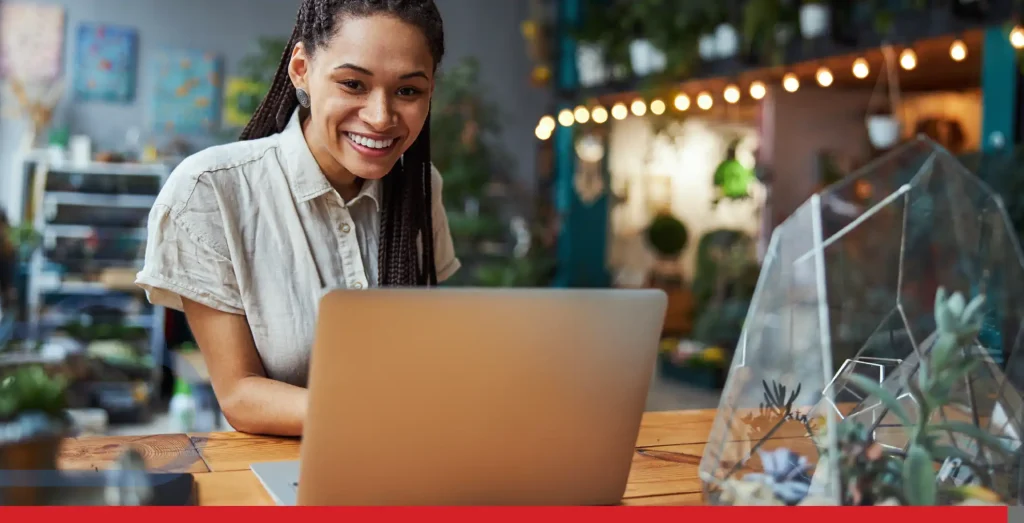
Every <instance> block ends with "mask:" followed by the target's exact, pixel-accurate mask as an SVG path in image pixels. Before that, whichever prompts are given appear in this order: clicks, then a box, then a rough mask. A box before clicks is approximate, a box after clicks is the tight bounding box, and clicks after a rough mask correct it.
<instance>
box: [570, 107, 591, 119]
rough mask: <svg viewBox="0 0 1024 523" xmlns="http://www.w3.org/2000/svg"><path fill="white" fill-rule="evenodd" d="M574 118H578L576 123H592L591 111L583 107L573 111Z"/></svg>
mask: <svg viewBox="0 0 1024 523" xmlns="http://www.w3.org/2000/svg"><path fill="white" fill-rule="evenodd" d="M573 116H575V117H576V123H587V122H589V121H590V111H588V110H587V108H586V107H583V106H582V105H581V106H579V107H577V108H576V110H575V111H573Z"/></svg>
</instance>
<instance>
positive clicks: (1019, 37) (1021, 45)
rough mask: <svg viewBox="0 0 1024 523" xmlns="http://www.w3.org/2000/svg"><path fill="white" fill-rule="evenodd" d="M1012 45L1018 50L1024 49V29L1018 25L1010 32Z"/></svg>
mask: <svg viewBox="0 0 1024 523" xmlns="http://www.w3.org/2000/svg"><path fill="white" fill-rule="evenodd" d="M1010 45H1012V46H1013V47H1014V48H1016V49H1024V27H1021V26H1019V25H1018V26H1017V27H1014V28H1013V30H1012V31H1010Z"/></svg>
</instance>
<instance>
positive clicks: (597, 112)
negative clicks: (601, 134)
mask: <svg viewBox="0 0 1024 523" xmlns="http://www.w3.org/2000/svg"><path fill="white" fill-rule="evenodd" d="M590 117H591V118H593V119H594V123H605V122H607V121H608V110H607V109H605V108H604V107H601V106H600V105H599V106H597V107H595V108H594V109H593V110H592V111H590Z"/></svg>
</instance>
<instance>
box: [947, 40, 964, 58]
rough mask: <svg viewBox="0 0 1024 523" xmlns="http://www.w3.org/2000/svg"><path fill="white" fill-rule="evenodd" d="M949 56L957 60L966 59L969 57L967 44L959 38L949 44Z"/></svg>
mask: <svg viewBox="0 0 1024 523" xmlns="http://www.w3.org/2000/svg"><path fill="white" fill-rule="evenodd" d="M949 57H950V58H952V59H953V60H955V61H957V62H962V61H964V58H967V44H965V43H964V42H963V41H962V40H957V41H955V42H953V44H952V45H950V46H949Z"/></svg>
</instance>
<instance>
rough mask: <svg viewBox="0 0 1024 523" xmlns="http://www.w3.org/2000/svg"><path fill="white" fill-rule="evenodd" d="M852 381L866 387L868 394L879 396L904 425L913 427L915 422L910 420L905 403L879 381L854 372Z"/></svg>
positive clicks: (863, 387) (851, 377)
mask: <svg viewBox="0 0 1024 523" xmlns="http://www.w3.org/2000/svg"><path fill="white" fill-rule="evenodd" d="M850 381H851V382H853V384H854V385H856V386H858V387H860V388H862V389H864V391H865V392H867V393H868V395H871V396H875V397H877V398H878V399H879V400H880V401H881V402H882V403H885V406H887V407H889V410H891V411H892V412H893V414H896V416H898V417H899V418H900V421H902V422H903V426H904V427H908V428H909V427H913V426H914V424H913V423H912V422H911V421H910V415H909V414H907V411H906V409H904V408H903V405H900V401H899V400H898V399H896V396H893V395H892V393H891V392H889V391H887V390H885V388H884V387H882V386H881V385H879V384H878V382H875V381H872V380H871V379H869V378H866V377H864V376H860V375H857V374H854V375H852V376H850Z"/></svg>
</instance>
